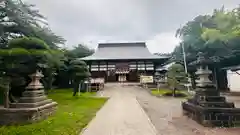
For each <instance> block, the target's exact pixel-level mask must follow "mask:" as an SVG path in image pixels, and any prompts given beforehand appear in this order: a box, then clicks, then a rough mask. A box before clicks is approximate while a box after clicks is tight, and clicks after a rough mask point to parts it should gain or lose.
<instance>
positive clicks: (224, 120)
mask: <svg viewBox="0 0 240 135" xmlns="http://www.w3.org/2000/svg"><path fill="white" fill-rule="evenodd" d="M196 64H200V66H199V68H198V70H197V72H196V74H197V75H198V76H199V80H197V81H196V82H197V87H198V88H197V90H196V93H195V95H194V97H193V98H191V99H188V100H187V101H186V102H183V103H182V108H183V112H184V114H185V115H187V116H189V117H190V118H192V119H193V120H195V121H196V122H198V123H200V124H202V125H203V126H211V127H216V126H217V127H233V126H235V125H238V124H239V123H240V108H235V106H234V103H229V102H227V101H226V99H225V97H223V96H220V92H219V91H218V90H216V89H215V88H214V86H213V84H212V82H211V81H210V80H209V78H208V76H209V75H210V74H211V73H212V72H211V71H210V70H209V69H208V66H207V63H206V61H204V59H200V60H199V61H198V63H196Z"/></svg>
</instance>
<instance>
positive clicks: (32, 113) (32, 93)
mask: <svg viewBox="0 0 240 135" xmlns="http://www.w3.org/2000/svg"><path fill="white" fill-rule="evenodd" d="M42 77H43V75H42V74H41V73H40V72H39V71H37V72H36V73H34V74H32V75H30V78H31V80H32V81H31V82H30V83H29V84H28V86H27V87H26V91H24V92H23V94H22V97H21V98H20V99H19V101H18V102H17V103H10V106H9V108H1V109H0V125H9V124H25V123H32V122H35V121H39V120H42V119H45V118H47V117H48V116H50V115H51V114H53V113H54V112H55V111H56V109H57V103H56V102H54V101H52V100H51V99H48V98H47V97H46V95H45V93H44V87H43V85H42V83H41V82H40V79H41V78H42Z"/></svg>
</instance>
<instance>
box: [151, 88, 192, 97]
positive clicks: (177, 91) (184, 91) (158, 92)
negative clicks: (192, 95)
mask: <svg viewBox="0 0 240 135" xmlns="http://www.w3.org/2000/svg"><path fill="white" fill-rule="evenodd" d="M171 92H172V90H169V89H159V90H157V89H152V90H151V93H152V94H153V95H155V96H163V95H164V94H166V93H171ZM176 93H177V94H178V93H183V94H185V95H189V94H188V92H187V91H186V90H176Z"/></svg>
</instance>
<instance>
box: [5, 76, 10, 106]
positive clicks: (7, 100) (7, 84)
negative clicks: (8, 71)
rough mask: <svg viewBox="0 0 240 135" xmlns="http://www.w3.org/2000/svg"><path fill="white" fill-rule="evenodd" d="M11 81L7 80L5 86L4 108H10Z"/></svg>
mask: <svg viewBox="0 0 240 135" xmlns="http://www.w3.org/2000/svg"><path fill="white" fill-rule="evenodd" d="M9 81H10V79H9V78H7V79H6V80H5V84H4V108H9V89H10V82H9Z"/></svg>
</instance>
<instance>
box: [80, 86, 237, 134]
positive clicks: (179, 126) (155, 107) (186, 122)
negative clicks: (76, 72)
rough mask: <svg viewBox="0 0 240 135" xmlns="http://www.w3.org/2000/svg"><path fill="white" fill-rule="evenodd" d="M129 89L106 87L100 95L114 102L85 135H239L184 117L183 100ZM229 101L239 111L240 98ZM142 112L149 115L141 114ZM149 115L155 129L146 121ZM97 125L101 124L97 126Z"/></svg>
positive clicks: (231, 98)
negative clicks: (203, 125)
mask: <svg viewBox="0 0 240 135" xmlns="http://www.w3.org/2000/svg"><path fill="white" fill-rule="evenodd" d="M126 85H127V84H125V86H123V84H107V85H106V87H105V90H104V91H101V92H99V93H98V94H99V95H98V96H103V97H111V99H110V100H109V101H108V102H107V104H106V105H105V106H104V107H103V108H102V109H101V110H100V111H99V113H98V114H97V116H96V118H95V120H93V121H92V122H91V123H90V125H89V128H88V129H87V130H86V132H85V134H83V135H152V134H156V135H239V134H240V129H219V128H206V127H202V126H201V125H199V124H197V123H196V122H195V121H193V120H191V119H189V118H187V117H185V116H183V115H182V109H181V102H182V101H183V99H179V98H157V97H155V96H152V95H151V94H149V93H148V92H147V91H146V90H145V89H141V88H139V87H137V86H126ZM227 99H228V100H229V101H237V102H236V106H237V107H240V106H239V105H240V100H239V97H228V98H227ZM138 103H139V104H140V105H139V104H138ZM140 106H141V107H142V108H143V109H142V108H141V107H140ZM142 110H144V111H145V112H146V113H142ZM146 114H147V115H148V117H149V119H150V121H151V123H152V124H153V127H152V126H151V123H149V121H148V120H147V117H146V116H145V115H146ZM94 121H98V122H97V123H98V124H96V122H94ZM94 123H95V124H94ZM144 123H145V126H144ZM146 123H147V124H146ZM106 129H107V130H106ZM154 132H156V133H154Z"/></svg>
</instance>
